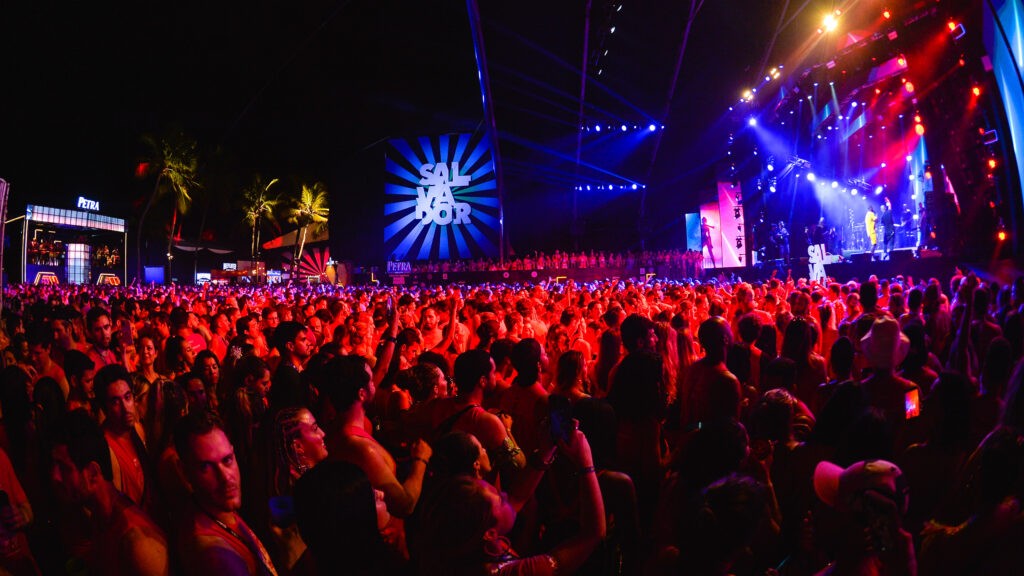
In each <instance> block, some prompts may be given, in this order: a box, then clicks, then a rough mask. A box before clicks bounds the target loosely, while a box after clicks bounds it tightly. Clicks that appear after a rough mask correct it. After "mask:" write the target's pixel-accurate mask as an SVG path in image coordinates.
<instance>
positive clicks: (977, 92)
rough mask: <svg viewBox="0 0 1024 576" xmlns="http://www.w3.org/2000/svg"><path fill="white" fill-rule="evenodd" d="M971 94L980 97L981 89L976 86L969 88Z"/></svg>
mask: <svg viewBox="0 0 1024 576" xmlns="http://www.w3.org/2000/svg"><path fill="white" fill-rule="evenodd" d="M971 94H974V95H975V96H981V88H979V87H977V86H975V87H974V88H971Z"/></svg>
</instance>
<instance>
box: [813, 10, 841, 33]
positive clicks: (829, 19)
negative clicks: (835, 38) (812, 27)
mask: <svg viewBox="0 0 1024 576" xmlns="http://www.w3.org/2000/svg"><path fill="white" fill-rule="evenodd" d="M840 14H842V11H840V10H836V11H835V12H832V13H831V14H828V15H826V16H825V19H824V20H823V21H822V24H821V28H819V29H818V30H819V31H820V30H824V31H825V32H833V31H834V30H835V29H836V28H837V27H839V15H840Z"/></svg>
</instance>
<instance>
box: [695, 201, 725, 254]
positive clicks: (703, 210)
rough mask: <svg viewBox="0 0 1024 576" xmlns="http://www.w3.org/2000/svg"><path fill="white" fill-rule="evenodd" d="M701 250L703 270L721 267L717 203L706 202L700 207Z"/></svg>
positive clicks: (720, 230)
mask: <svg viewBox="0 0 1024 576" xmlns="http://www.w3.org/2000/svg"><path fill="white" fill-rule="evenodd" d="M697 230H699V231H700V244H701V250H702V251H703V253H704V269H705V270H707V269H708V268H721V267H722V225H721V218H720V217H719V213H718V202H708V203H707V204H702V205H701V207H700V224H699V225H698V227H697Z"/></svg>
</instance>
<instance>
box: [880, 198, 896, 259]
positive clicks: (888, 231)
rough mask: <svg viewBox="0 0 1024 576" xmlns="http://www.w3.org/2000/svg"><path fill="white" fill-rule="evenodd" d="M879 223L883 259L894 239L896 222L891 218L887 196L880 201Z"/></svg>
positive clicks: (886, 256) (891, 247) (889, 251)
mask: <svg viewBox="0 0 1024 576" xmlns="http://www.w3.org/2000/svg"><path fill="white" fill-rule="evenodd" d="M879 224H880V225H881V226H882V251H883V252H884V253H885V259H886V260H888V259H889V257H890V256H891V255H892V249H893V244H894V243H895V241H896V222H895V221H894V220H893V217H892V204H890V203H889V199H888V198H886V199H885V202H883V203H882V217H881V218H880V219H879Z"/></svg>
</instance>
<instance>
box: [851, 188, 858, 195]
mask: <svg viewBox="0 0 1024 576" xmlns="http://www.w3.org/2000/svg"><path fill="white" fill-rule="evenodd" d="M856 195H857V189H856V188H850V196H856Z"/></svg>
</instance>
